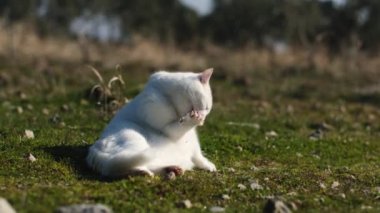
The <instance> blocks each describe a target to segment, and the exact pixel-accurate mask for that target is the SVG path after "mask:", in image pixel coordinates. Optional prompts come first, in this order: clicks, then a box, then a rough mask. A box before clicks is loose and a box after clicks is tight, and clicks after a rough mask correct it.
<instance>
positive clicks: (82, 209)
mask: <svg viewBox="0 0 380 213" xmlns="http://www.w3.org/2000/svg"><path fill="white" fill-rule="evenodd" d="M55 213H112V210H111V209H110V208H109V207H107V206H105V205H103V204H79V205H71V206H62V207H59V208H57V209H56V210H55Z"/></svg>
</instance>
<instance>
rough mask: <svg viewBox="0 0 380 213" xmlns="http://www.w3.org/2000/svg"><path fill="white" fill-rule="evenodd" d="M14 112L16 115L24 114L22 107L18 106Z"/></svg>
mask: <svg viewBox="0 0 380 213" xmlns="http://www.w3.org/2000/svg"><path fill="white" fill-rule="evenodd" d="M16 112H17V113H18V114H22V113H23V112H24V110H23V109H22V107H20V106H18V107H16Z"/></svg>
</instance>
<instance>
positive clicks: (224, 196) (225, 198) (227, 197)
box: [222, 194, 231, 200]
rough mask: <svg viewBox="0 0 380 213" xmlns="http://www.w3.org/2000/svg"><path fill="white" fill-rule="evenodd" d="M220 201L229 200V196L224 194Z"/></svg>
mask: <svg viewBox="0 0 380 213" xmlns="http://www.w3.org/2000/svg"><path fill="white" fill-rule="evenodd" d="M222 199H223V200H229V199H231V198H230V196H229V195H227V194H224V195H222Z"/></svg>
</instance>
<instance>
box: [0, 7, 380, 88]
mask: <svg viewBox="0 0 380 213" xmlns="http://www.w3.org/2000/svg"><path fill="white" fill-rule="evenodd" d="M0 15H1V18H0V29H1V30H0V60H1V63H0V64H2V66H3V67H9V66H10V67H13V68H14V69H13V71H12V72H13V73H15V72H17V71H16V70H20V69H19V68H20V66H25V67H27V69H26V70H28V73H31V72H33V73H36V72H37V73H38V72H40V73H42V74H41V78H38V79H39V80H41V79H44V78H46V76H47V77H51V76H52V75H55V73H59V72H61V73H66V74H67V73H70V72H71V73H73V72H75V70H81V71H83V70H84V68H83V65H92V66H94V67H96V68H97V69H100V70H108V69H114V68H115V66H116V65H120V66H122V67H124V69H125V70H128V71H131V72H132V70H133V71H136V70H145V71H147V72H152V71H153V70H158V69H169V70H197V71H198V70H199V71H200V70H202V69H205V68H207V67H215V69H216V70H217V76H218V77H220V78H221V79H230V80H231V81H233V82H237V84H239V85H243V86H244V85H245V86H250V85H252V83H253V82H254V81H255V80H256V79H258V78H260V76H262V75H269V74H268V73H270V75H271V76H273V75H274V74H273V73H277V74H278V73H280V75H281V76H280V78H279V79H284V78H285V77H286V76H288V75H289V74H290V75H293V74H295V75H298V74H300V73H314V74H315V73H317V74H321V73H322V74H326V75H328V77H329V78H330V77H333V78H337V79H339V78H341V79H344V80H347V79H346V78H347V76H351V77H352V78H351V79H352V81H351V82H350V83H353V86H360V85H359V82H360V81H359V77H360V79H363V81H362V82H363V83H364V84H368V82H369V81H373V82H376V79H377V77H378V73H379V72H378V70H377V69H378V67H379V66H380V60H379V59H378V56H379V54H378V53H379V45H380V39H379V38H380V1H377V0H265V1H264V0H156V1H149V0H128V1H122V0H113V1H106V0H93V1H88V0H62V1H57V0H28V1H27V0H23V1H12V0H1V1H0ZM54 66H55V68H54ZM15 67H17V68H15ZM9 70H12V69H8V68H7V71H2V72H0V73H1V75H0V82H3V83H2V84H5V83H6V82H12V75H10V74H9V73H10V71H9ZM75 73H78V76H76V77H79V76H80V75H81V74H80V73H82V72H75ZM252 73H256V76H254V75H253V76H252ZM260 73H261V74H260ZM23 76H24V75H23ZM284 76H285V77H284ZM309 77H310V76H309ZM325 77H326V76H325ZM325 79H326V78H325ZM13 81H20V78H19V77H18V78H17V80H13ZM29 81H31V80H30V79H29ZM27 82H28V79H27V80H25V82H23V84H28V83H27ZM321 82H322V83H321ZM323 82H324V81H323V80H322V81H320V82H319V83H321V84H322V85H323ZM16 83H17V82H16ZM34 83H35V82H34ZM34 83H33V82H32V83H31V82H29V85H32V84H34ZM40 83H41V82H40ZM66 83H67V82H66ZM356 84H358V85H356ZM41 85H43V84H41ZM305 85H306V86H305ZM305 85H303V86H302V87H301V89H305V88H306V89H307V88H309V90H313V88H311V89H310V84H309V83H305ZM316 87H318V86H316ZM372 89H373V88H372Z"/></svg>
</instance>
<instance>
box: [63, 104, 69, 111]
mask: <svg viewBox="0 0 380 213" xmlns="http://www.w3.org/2000/svg"><path fill="white" fill-rule="evenodd" d="M61 110H62V111H64V112H67V111H69V110H70V107H69V105H67V104H63V105H62V106H61Z"/></svg>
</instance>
